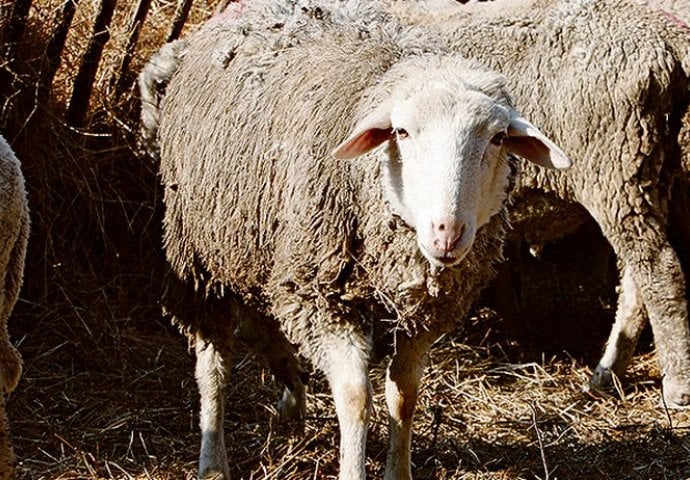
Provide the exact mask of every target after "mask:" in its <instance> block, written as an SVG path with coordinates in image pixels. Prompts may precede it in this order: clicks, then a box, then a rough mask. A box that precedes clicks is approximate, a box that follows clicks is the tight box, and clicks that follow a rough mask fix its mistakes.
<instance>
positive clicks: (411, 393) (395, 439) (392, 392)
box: [385, 334, 432, 480]
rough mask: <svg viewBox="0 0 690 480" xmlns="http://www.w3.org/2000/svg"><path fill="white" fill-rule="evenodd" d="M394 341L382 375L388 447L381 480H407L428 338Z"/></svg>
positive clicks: (405, 338)
mask: <svg viewBox="0 0 690 480" xmlns="http://www.w3.org/2000/svg"><path fill="white" fill-rule="evenodd" d="M395 340H396V342H395V353H394V354H393V358H392V359H391V362H390V365H389V366H388V371H387V375H386V404H387V406H388V422H389V447H388V458H387V460H386V475H385V480H411V478H412V471H411V466H410V465H411V457H410V455H411V453H410V450H411V444H412V417H413V416H414V411H415V407H416V404H417V395H418V393H419V384H420V381H421V378H422V374H423V373H424V366H425V363H426V358H427V357H426V353H427V351H428V349H429V346H430V344H431V341H432V338H431V335H425V336H419V337H414V338H410V337H408V336H407V335H405V334H398V335H396V339H395Z"/></svg>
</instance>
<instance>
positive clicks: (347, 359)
mask: <svg viewBox="0 0 690 480" xmlns="http://www.w3.org/2000/svg"><path fill="white" fill-rule="evenodd" d="M370 351H371V344H370V342H368V341H367V340H366V338H365V337H364V336H363V335H361V334H358V333H357V332H354V331H349V332H347V333H345V332H343V334H342V335H338V336H336V335H333V336H330V337H328V338H326V339H324V340H323V342H322V344H321V348H320V352H321V354H320V358H319V360H320V361H319V362H318V363H317V364H318V365H319V366H320V367H321V368H322V369H323V370H324V372H325V373H326V376H327V378H328V382H329V384H330V387H331V391H332V394H333V400H334V402H335V409H336V413H337V415H338V423H339V426H340V473H339V475H338V479H339V480H364V478H365V467H364V466H365V458H366V442H367V429H368V426H369V416H370V414H371V396H372V392H371V382H370V380H369V356H370Z"/></svg>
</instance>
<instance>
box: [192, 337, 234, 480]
mask: <svg viewBox="0 0 690 480" xmlns="http://www.w3.org/2000/svg"><path fill="white" fill-rule="evenodd" d="M195 349H196V381H197V385H198V386H199V394H200V396H201V411H200V414H199V417H200V419H199V424H200V427H201V451H200V453H199V478H200V479H202V480H230V470H229V468H228V457H227V453H226V451H225V431H224V429H223V421H224V416H225V415H224V413H225V406H224V398H223V394H224V391H225V386H226V385H227V383H228V375H229V373H230V364H229V362H230V349H229V346H223V345H218V344H216V343H213V342H211V341H208V340H206V339H204V338H201V337H200V336H199V335H197V339H196V345H195Z"/></svg>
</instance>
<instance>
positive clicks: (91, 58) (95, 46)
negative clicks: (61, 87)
mask: <svg viewBox="0 0 690 480" xmlns="http://www.w3.org/2000/svg"><path fill="white" fill-rule="evenodd" d="M116 3H117V0H102V1H101V7H100V10H99V11H98V14H97V15H96V20H95V21H94V25H93V32H92V34H91V39H90V40H89V45H88V47H87V49H86V52H85V53H84V57H83V58H82V63H81V66H80V67H79V72H78V73H77V76H76V78H75V79H74V87H73V89H72V97H71V98H70V102H69V107H68V108H67V114H66V120H67V123H68V124H69V125H72V126H73V127H83V126H84V122H85V120H86V114H87V112H88V110H89V99H90V98H91V92H92V91H93V83H94V80H95V79H96V73H97V72H98V64H99V63H100V61H101V56H102V55H103V48H104V47H105V44H106V43H107V42H108V40H110V32H109V31H108V27H110V22H111V21H112V19H113V12H114V11H115V4H116Z"/></svg>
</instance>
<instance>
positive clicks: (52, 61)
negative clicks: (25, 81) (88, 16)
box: [38, 0, 78, 100]
mask: <svg viewBox="0 0 690 480" xmlns="http://www.w3.org/2000/svg"><path fill="white" fill-rule="evenodd" d="M77 3H78V0H66V1H65V3H64V4H63V6H62V9H61V10H59V11H58V12H57V13H56V14H55V21H54V24H55V25H56V26H55V28H54V30H53V33H52V34H51V36H50V40H49V41H48V45H47V46H46V50H45V52H44V53H43V58H42V59H41V69H40V72H39V77H38V94H39V98H40V99H42V100H47V99H48V98H50V89H51V86H52V84H53V79H54V78H55V74H56V73H57V70H58V67H59V66H60V58H61V57H62V51H63V50H64V48H65V41H66V39H67V32H68V31H69V27H70V26H71V25H72V19H73V18H74V12H75V11H76V9H77Z"/></svg>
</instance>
